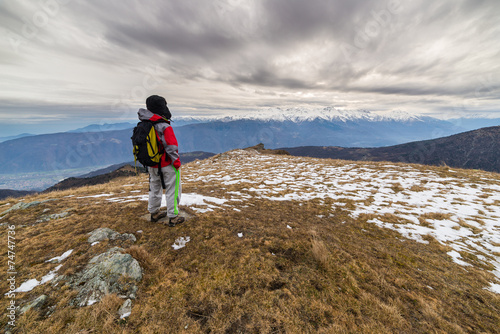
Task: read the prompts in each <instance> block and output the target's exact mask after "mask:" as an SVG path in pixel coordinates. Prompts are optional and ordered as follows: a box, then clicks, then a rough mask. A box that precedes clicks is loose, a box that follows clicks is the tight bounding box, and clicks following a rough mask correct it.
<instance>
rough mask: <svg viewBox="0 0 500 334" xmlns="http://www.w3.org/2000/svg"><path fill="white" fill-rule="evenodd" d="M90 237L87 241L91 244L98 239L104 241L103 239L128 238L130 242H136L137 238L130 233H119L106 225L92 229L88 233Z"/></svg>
mask: <svg viewBox="0 0 500 334" xmlns="http://www.w3.org/2000/svg"><path fill="white" fill-rule="evenodd" d="M89 234H90V237H89V238H88V239H87V241H88V242H89V243H90V244H92V243H94V242H99V241H104V240H123V241H125V240H130V241H132V242H136V241H137V239H136V237H135V235H133V234H131V233H123V234H120V233H118V232H116V231H113V230H112V229H110V228H107V227H101V228H98V229H97V230H94V231H92V232H90V233H89Z"/></svg>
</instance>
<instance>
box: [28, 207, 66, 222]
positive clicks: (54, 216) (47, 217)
mask: <svg viewBox="0 0 500 334" xmlns="http://www.w3.org/2000/svg"><path fill="white" fill-rule="evenodd" d="M70 214H71V213H70V211H69V210H67V211H64V212H61V213H54V214H51V215H43V216H41V217H40V219H38V220H37V221H36V223H44V222H47V221H49V220H54V219H61V218H65V217H67V216H69V215H70Z"/></svg>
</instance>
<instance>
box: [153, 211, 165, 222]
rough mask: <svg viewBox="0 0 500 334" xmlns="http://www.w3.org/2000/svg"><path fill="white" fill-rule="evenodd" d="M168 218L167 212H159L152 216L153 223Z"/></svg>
mask: <svg viewBox="0 0 500 334" xmlns="http://www.w3.org/2000/svg"><path fill="white" fill-rule="evenodd" d="M166 216H167V213H166V212H161V211H157V212H155V213H152V214H151V222H152V223H156V222H157V221H158V220H160V219H162V218H165V217H166Z"/></svg>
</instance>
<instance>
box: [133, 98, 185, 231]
mask: <svg viewBox="0 0 500 334" xmlns="http://www.w3.org/2000/svg"><path fill="white" fill-rule="evenodd" d="M146 107H147V110H146V109H143V108H141V109H139V111H138V112H137V114H138V115H139V120H141V121H151V122H153V124H154V128H155V130H156V135H157V138H158V140H159V141H160V142H161V144H163V145H162V146H163V150H164V154H163V155H162V157H161V160H160V167H161V168H160V170H161V174H162V175H160V173H159V172H158V166H155V167H148V172H149V202H148V211H149V212H150V213H151V222H157V221H158V220H160V219H162V218H165V217H167V216H168V218H169V219H168V225H169V226H171V227H173V226H175V225H178V224H181V223H182V222H184V217H182V216H179V202H180V199H181V192H182V187H181V173H180V168H181V160H180V159H179V152H178V145H177V138H175V134H174V130H173V129H172V127H171V126H170V118H171V117H172V114H171V113H170V110H169V109H168V107H167V101H166V100H165V98H163V97H161V96H158V95H152V96H150V97H148V98H147V99H146ZM162 176H163V177H162ZM163 182H164V187H165V197H166V199H167V211H166V212H165V211H160V206H161V200H162V195H163V185H162V183H163Z"/></svg>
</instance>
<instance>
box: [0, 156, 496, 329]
mask: <svg viewBox="0 0 500 334" xmlns="http://www.w3.org/2000/svg"><path fill="white" fill-rule="evenodd" d="M332 163H333V164H342V162H339V161H332ZM349 164H353V163H352V162H349ZM370 164H372V165H375V166H377V165H378V164H377V163H370ZM401 166H407V165H401ZM412 168H417V167H414V166H413V165H412ZM418 168H424V169H425V170H428V169H429V167H418ZM186 172H189V169H187V171H186ZM435 172H436V173H441V174H446V173H450V172H448V171H447V169H446V167H438V168H436V171H435ZM450 174H451V173H450ZM124 184H135V186H134V187H130V188H125V187H123V185H124ZM244 187H249V185H248V184H244V183H242V184H238V185H228V186H225V188H226V189H221V188H220V187H217V186H215V185H210V184H207V183H203V182H190V183H185V184H184V192H186V193H188V192H196V193H199V194H205V195H209V196H220V197H222V195H223V194H224V193H225V192H227V191H239V190H241V189H242V188H244ZM147 188H148V185H147V178H145V177H144V176H141V177H140V178H125V179H117V180H114V181H112V182H110V183H109V184H106V185H96V186H92V187H84V188H80V189H76V190H67V191H61V192H56V193H50V194H44V195H40V196H31V197H27V198H26V201H30V200H35V199H36V200H43V199H48V198H56V200H55V201H51V202H47V203H45V204H42V205H40V206H37V207H34V208H30V209H27V210H24V211H16V212H14V213H12V214H9V216H7V217H6V218H4V219H3V220H2V221H0V222H5V221H7V222H9V223H10V224H15V225H16V232H17V233H18V237H19V239H18V240H17V245H16V246H17V248H16V253H17V256H18V258H17V261H16V262H17V263H18V279H19V280H20V281H25V280H27V279H29V278H37V279H40V278H41V277H42V276H43V275H45V274H47V273H48V272H49V271H50V270H52V269H53V268H54V267H55V266H56V265H55V264H50V263H46V262H45V261H46V260H48V259H49V258H51V257H54V256H59V255H61V254H62V253H63V252H65V251H67V250H68V249H74V252H73V254H72V255H71V256H70V257H69V258H68V259H67V260H65V261H64V262H63V263H64V266H63V267H62V268H61V269H60V270H59V272H58V274H60V275H72V274H74V273H76V272H78V271H79V270H81V269H82V268H83V267H84V266H85V264H86V263H87V262H88V260H89V259H90V258H91V257H93V256H94V255H96V254H99V253H102V252H104V251H105V250H107V249H108V248H109V247H111V246H120V247H123V248H125V249H126V251H127V252H128V253H129V254H131V255H132V256H133V257H135V258H136V259H137V260H138V261H139V263H140V264H141V266H142V267H143V269H144V277H143V280H142V281H141V282H140V284H139V292H138V296H137V299H136V300H135V301H134V302H133V310H132V315H131V316H130V317H129V318H127V319H126V320H119V319H118V316H117V313H116V312H117V310H118V308H119V307H120V305H121V303H122V300H121V299H120V298H118V297H117V296H114V295H110V296H108V297H106V298H105V299H104V300H103V301H102V302H100V303H97V304H95V305H92V306H89V307H84V308H76V307H72V306H69V302H70V300H71V299H72V298H74V296H75V294H76V292H75V291H74V290H72V289H71V288H69V287H68V286H65V285H64V282H62V283H60V284H59V285H58V286H53V285H52V284H51V283H47V284H44V285H41V286H39V287H37V288H35V289H34V290H33V291H31V292H28V293H23V294H21V293H20V294H19V295H18V297H17V302H18V304H24V303H26V302H28V301H31V300H33V299H34V298H36V297H37V296H39V295H41V294H42V293H45V294H47V295H48V296H49V302H48V304H47V305H46V306H45V307H44V308H43V309H42V310H41V311H30V312H28V313H27V314H26V315H23V316H21V317H19V318H18V322H17V327H16V328H15V329H14V330H13V333H496V332H497V331H498V324H499V323H500V298H499V297H498V295H495V294H493V293H491V292H489V291H486V290H484V287H486V286H488V284H489V281H490V280H491V274H490V273H487V272H485V271H483V270H481V269H480V268H477V267H476V266H471V267H467V271H466V270H464V269H463V268H462V267H460V266H459V265H457V264H455V263H453V261H452V260H451V259H450V257H449V256H447V255H446V252H447V251H449V249H448V248H447V247H444V246H443V245H441V244H439V243H438V242H436V241H435V240H433V239H432V237H428V238H427V240H428V241H429V244H427V245H424V244H421V243H417V242H414V241H410V240H403V239H402V238H401V236H400V235H399V234H398V233H397V232H395V231H391V230H388V229H381V228H379V227H377V226H376V225H374V224H370V223H367V221H368V220H369V219H371V218H373V217H372V216H371V215H361V216H360V217H359V218H358V219H353V218H351V216H350V215H349V210H350V206H352V203H350V201H348V200H345V201H340V202H345V203H347V204H346V205H345V206H337V207H335V206H332V201H328V200H325V201H324V202H322V201H319V200H311V201H307V202H302V205H298V204H297V203H296V202H290V201H288V202H273V201H266V200H259V199H250V200H247V201H246V202H242V203H241V206H239V207H238V209H239V210H240V211H234V210H225V211H224V210H215V211H214V212H209V213H205V214H198V216H197V217H195V218H193V219H191V220H190V221H188V222H187V223H185V224H183V225H181V226H179V227H176V228H166V227H164V226H161V225H158V224H151V223H148V222H146V221H143V220H141V219H139V217H140V216H141V215H143V214H144V213H145V212H146V206H147V202H131V203H124V204H119V203H109V202H106V201H105V200H104V199H102V198H83V199H77V198H76V197H80V196H89V195H92V194H102V193H115V194H118V193H120V192H121V191H124V190H126V191H129V190H141V192H142V193H143V194H145V193H147ZM396 190H398V189H396ZM284 192H285V193H286V191H284ZM69 195H74V197H66V196H69ZM8 202H9V201H4V202H0V205H2V204H3V203H8ZM10 202H13V201H12V200H11V201H10ZM96 202H99V204H96ZM68 208H73V210H72V213H73V214H72V215H71V216H69V217H67V218H64V219H60V220H54V221H49V222H45V223H39V224H35V223H34V222H35V221H36V219H37V218H38V217H39V216H40V215H41V214H42V213H43V211H44V210H45V209H49V211H48V213H57V212H62V211H64V210H66V209H68ZM318 216H321V217H318ZM382 217H383V218H384V219H385V220H386V221H387V222H392V223H394V224H398V223H399V224H402V223H405V221H403V220H402V219H401V218H400V217H397V216H395V215H390V214H387V215H385V216H382ZM421 218H422V220H423V221H425V220H426V219H439V220H443V219H447V218H448V216H447V215H446V214H442V213H435V214H427V215H422V217H421ZM461 224H466V225H467V227H468V228H470V227H471V226H470V225H469V224H467V223H465V222H461ZM287 225H289V226H290V227H292V229H289V228H287ZM99 227H109V228H112V229H114V230H116V231H118V232H120V233H125V232H127V233H134V234H135V235H136V237H137V238H138V240H137V242H136V243H135V244H132V243H130V242H127V243H123V242H119V241H107V242H101V243H100V244H98V245H96V246H93V247H91V246H90V245H89V244H88V243H87V241H86V239H87V233H88V232H90V231H92V230H94V229H96V228H99ZM138 230H142V231H143V232H142V233H137V231H138ZM238 233H243V237H242V238H239V237H238V236H237V234H238ZM180 236H190V238H191V241H190V242H189V243H188V244H187V246H186V247H185V248H182V249H180V250H177V251H175V250H173V248H172V247H171V245H172V244H173V243H174V241H175V239H176V238H178V237H180ZM6 250H7V248H6V245H5V240H3V241H2V257H1V261H2V262H1V265H2V267H3V268H5V265H6V264H5V263H6V253H7V252H6ZM463 256H466V254H465V253H464V254H463ZM467 260H468V261H477V262H479V261H478V260H477V259H467ZM0 288H1V289H2V290H6V289H7V284H6V282H5V281H2V282H1V283H0ZM6 303H7V301H6V300H1V301H0V306H1V307H2V309H5V307H6V305H7V304H6ZM49 315H50V317H49ZM1 325H2V328H3V327H4V326H5V325H6V318H3V319H2V323H1Z"/></svg>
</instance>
